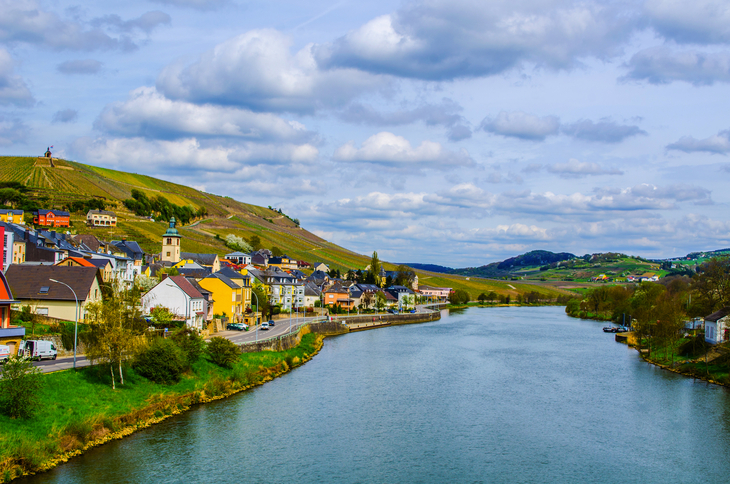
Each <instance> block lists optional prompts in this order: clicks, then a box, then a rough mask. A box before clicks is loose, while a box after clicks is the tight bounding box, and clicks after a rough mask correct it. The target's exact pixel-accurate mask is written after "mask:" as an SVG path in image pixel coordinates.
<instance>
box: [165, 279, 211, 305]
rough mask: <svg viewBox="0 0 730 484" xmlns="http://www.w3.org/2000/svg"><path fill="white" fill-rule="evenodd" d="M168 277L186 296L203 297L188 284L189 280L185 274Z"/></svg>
mask: <svg viewBox="0 0 730 484" xmlns="http://www.w3.org/2000/svg"><path fill="white" fill-rule="evenodd" d="M169 279H170V280H171V281H173V282H174V283H175V284H177V286H178V287H179V288H180V289H182V290H183V291H184V292H185V294H187V295H188V296H190V297H192V298H200V299H202V298H203V295H202V294H200V292H198V290H197V289H195V287H194V286H193V285H192V284H190V281H188V280H187V279H186V278H185V276H170V277H169Z"/></svg>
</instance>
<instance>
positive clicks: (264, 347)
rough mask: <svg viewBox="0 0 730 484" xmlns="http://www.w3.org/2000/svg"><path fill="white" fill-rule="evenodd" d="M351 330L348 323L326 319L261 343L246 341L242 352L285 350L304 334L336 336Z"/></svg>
mask: <svg viewBox="0 0 730 484" xmlns="http://www.w3.org/2000/svg"><path fill="white" fill-rule="evenodd" d="M347 332H349V329H348V327H347V326H346V325H344V324H342V323H340V322H338V321H324V322H321V323H310V324H305V325H303V326H302V327H301V328H299V331H297V332H296V333H292V334H287V335H284V336H279V337H277V338H273V339H270V340H266V341H261V342H259V343H244V344H242V345H241V353H256V352H259V351H285V350H288V349H290V348H293V347H295V346H297V345H298V344H299V342H300V341H301V340H302V336H304V335H305V334H307V333H316V334H323V335H325V336H335V335H338V334H345V333H347Z"/></svg>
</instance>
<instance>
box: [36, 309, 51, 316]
mask: <svg viewBox="0 0 730 484" xmlns="http://www.w3.org/2000/svg"><path fill="white" fill-rule="evenodd" d="M35 313H36V314H40V315H41V316H48V308H36V309H35Z"/></svg>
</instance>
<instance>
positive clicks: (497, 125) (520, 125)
mask: <svg viewBox="0 0 730 484" xmlns="http://www.w3.org/2000/svg"><path fill="white" fill-rule="evenodd" d="M481 127H482V129H483V130H484V131H487V132H488V133H494V134H500V135H502V136H508V137H513V138H520V139H526V140H533V141H543V140H544V139H545V138H546V137H548V136H551V135H556V134H558V132H559V130H560V121H559V120H558V118H557V117H555V116H545V117H542V118H541V117H538V116H534V115H532V114H527V113H524V112H522V111H514V112H506V111H501V112H500V113H499V114H498V115H497V116H496V117H495V118H489V117H487V118H484V120H483V121H482V124H481Z"/></svg>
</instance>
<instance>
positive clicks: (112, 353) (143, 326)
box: [83, 282, 147, 389]
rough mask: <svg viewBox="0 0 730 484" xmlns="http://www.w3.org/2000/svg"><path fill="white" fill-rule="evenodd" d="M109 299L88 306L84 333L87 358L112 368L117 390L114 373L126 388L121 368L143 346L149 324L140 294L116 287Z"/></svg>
mask: <svg viewBox="0 0 730 484" xmlns="http://www.w3.org/2000/svg"><path fill="white" fill-rule="evenodd" d="M110 294H111V295H110V296H109V297H106V298H105V299H103V300H101V301H98V302H94V303H90V304H88V305H87V306H86V311H87V317H88V320H89V325H88V330H87V331H86V332H85V333H83V335H84V338H83V339H84V344H85V346H86V357H87V358H88V359H89V360H91V362H92V363H95V364H100V365H109V372H110V374H111V377H112V388H113V389H116V383H115V378H114V369H115V368H117V369H118V371H119V381H120V383H121V384H122V385H124V373H123V371H122V364H123V363H124V362H126V361H127V360H129V359H130V358H131V357H132V356H133V354H134V351H135V350H136V349H137V347H139V346H140V345H141V344H143V343H144V336H143V335H144V333H145V332H146V330H147V322H146V321H145V320H144V319H143V318H142V303H141V295H142V294H141V291H140V290H139V288H138V287H136V286H132V287H130V288H124V287H122V286H121V285H120V284H119V283H116V282H115V283H114V284H113V285H112V287H111V290H110Z"/></svg>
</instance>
